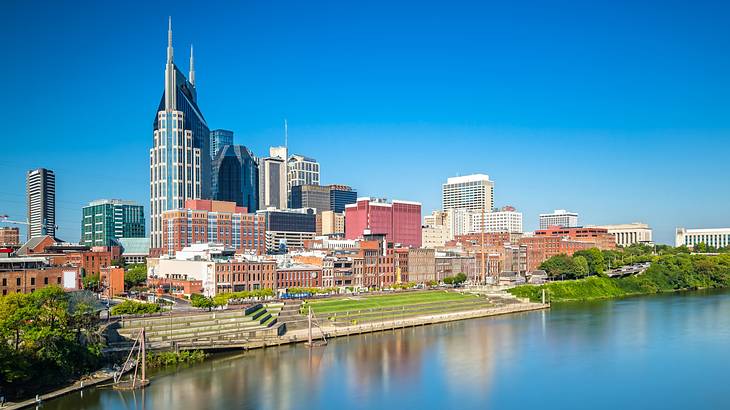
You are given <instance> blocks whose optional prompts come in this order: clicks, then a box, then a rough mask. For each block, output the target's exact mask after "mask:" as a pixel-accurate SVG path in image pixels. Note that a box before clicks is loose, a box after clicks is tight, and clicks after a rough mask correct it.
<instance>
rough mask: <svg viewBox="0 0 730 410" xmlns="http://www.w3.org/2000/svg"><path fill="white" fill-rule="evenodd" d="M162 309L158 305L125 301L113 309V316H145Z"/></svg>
mask: <svg viewBox="0 0 730 410" xmlns="http://www.w3.org/2000/svg"><path fill="white" fill-rule="evenodd" d="M161 310H162V308H161V307H160V305H158V304H157V303H145V302H137V301H134V300H125V301H124V302H122V303H120V304H118V305H115V306H113V307H112V308H111V311H110V312H111V314H112V315H115V316H118V315H144V314H148V313H157V312H159V311H161Z"/></svg>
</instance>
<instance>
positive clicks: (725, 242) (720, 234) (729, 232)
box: [674, 228, 730, 248]
mask: <svg viewBox="0 0 730 410" xmlns="http://www.w3.org/2000/svg"><path fill="white" fill-rule="evenodd" d="M700 243H704V244H705V245H707V246H712V247H714V248H724V247H727V246H730V228H710V229H687V228H677V233H676V235H675V239H674V244H675V245H676V246H683V245H684V246H687V247H689V248H692V247H694V246H695V245H698V244H700Z"/></svg>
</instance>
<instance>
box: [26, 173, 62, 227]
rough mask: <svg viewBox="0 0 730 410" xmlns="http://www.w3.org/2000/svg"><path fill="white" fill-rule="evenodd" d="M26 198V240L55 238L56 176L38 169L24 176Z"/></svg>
mask: <svg viewBox="0 0 730 410" xmlns="http://www.w3.org/2000/svg"><path fill="white" fill-rule="evenodd" d="M26 192H27V198H28V223H29V225H28V239H30V238H34V237H37V236H44V235H50V236H56V175H55V174H54V173H53V171H51V170H50V169H45V168H38V169H34V170H31V171H28V173H27V174H26Z"/></svg>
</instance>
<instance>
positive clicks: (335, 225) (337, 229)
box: [322, 211, 345, 236]
mask: <svg viewBox="0 0 730 410" xmlns="http://www.w3.org/2000/svg"><path fill="white" fill-rule="evenodd" d="M322 235H342V236H344V235H345V214H343V213H337V212H335V211H324V212H322Z"/></svg>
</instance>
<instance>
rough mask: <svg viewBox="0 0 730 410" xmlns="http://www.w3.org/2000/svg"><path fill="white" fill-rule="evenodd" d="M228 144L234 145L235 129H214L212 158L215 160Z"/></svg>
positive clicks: (211, 136) (211, 139)
mask: <svg viewBox="0 0 730 410" xmlns="http://www.w3.org/2000/svg"><path fill="white" fill-rule="evenodd" d="M226 145H233V131H228V130H220V129H218V130H213V131H211V132H210V160H211V161H213V160H214V159H215V156H216V155H218V153H219V152H220V151H221V150H222V149H223V147H225V146H226Z"/></svg>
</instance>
